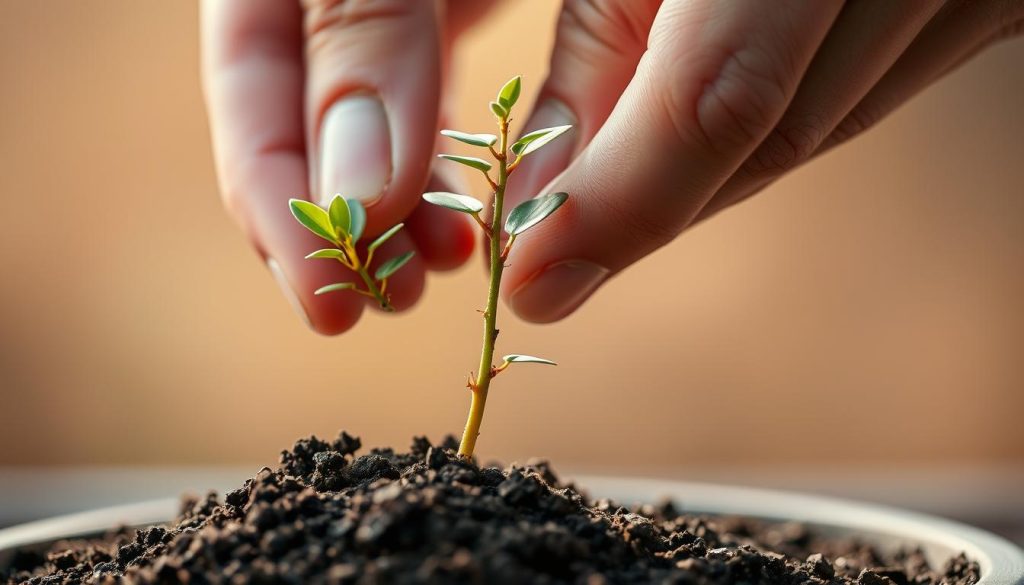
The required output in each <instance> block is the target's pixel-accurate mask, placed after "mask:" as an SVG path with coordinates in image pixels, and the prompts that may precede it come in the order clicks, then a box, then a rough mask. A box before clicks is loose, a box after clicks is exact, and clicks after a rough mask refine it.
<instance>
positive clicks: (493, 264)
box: [423, 77, 571, 458]
mask: <svg viewBox="0 0 1024 585" xmlns="http://www.w3.org/2000/svg"><path fill="white" fill-rule="evenodd" d="M521 90H522V80H521V78H519V77H515V78H513V79H512V80H510V81H509V82H508V83H506V84H505V85H504V87H502V88H501V91H500V92H498V98H497V100H496V101H493V102H491V104H490V106H491V112H492V113H493V114H494V117H495V119H496V120H497V123H498V134H497V135H494V134H467V133H465V132H457V131H455V130H442V131H441V134H442V135H444V136H446V137H448V138H452V139H454V140H458V141H459V142H462V143H465V144H469V145H471V146H476V147H480V148H485V149H487V152H488V153H489V154H490V156H491V158H492V159H493V160H494V163H495V164H496V165H497V167H498V168H497V176H496V177H492V175H491V171H492V170H494V166H495V164H492V163H491V162H489V161H487V160H484V159H482V158H477V157H469V156H457V155H453V154H442V155H439V156H440V157H441V158H444V159H447V160H450V161H454V162H457V163H459V164H463V165H466V166H468V167H470V168H472V169H476V170H478V171H480V172H482V173H483V174H484V176H485V177H487V182H488V184H490V186H491V190H492V201H493V207H492V209H491V214H490V218H489V220H488V221H485V220H484V219H483V218H481V217H480V212H481V211H483V209H484V206H483V204H482V203H480V201H478V200H477V199H475V198H473V197H470V196H468V195H461V194H458V193H425V194H424V195H423V199H425V200H426V201H428V202H430V203H433V204H434V205H440V206H441V207H447V208H448V209H452V210H455V211H459V212H462V213H466V214H469V215H470V216H471V217H472V218H473V219H474V220H475V221H476V223H477V224H478V225H479V226H480V228H481V229H482V230H483V232H484V237H485V238H487V240H488V244H489V248H488V249H489V252H490V254H489V267H490V286H489V287H488V290H487V306H486V308H485V309H484V310H483V317H484V336H483V347H482V348H481V351H480V367H479V369H478V370H477V373H476V375H475V376H474V375H473V374H470V377H469V382H468V383H467V386H468V387H469V389H470V391H471V392H472V400H471V403H470V407H469V418H468V420H467V421H466V430H465V431H464V432H463V434H462V443H461V444H460V445H459V454H460V455H462V456H463V457H466V458H469V457H471V456H472V455H473V450H474V449H475V447H476V439H477V437H478V436H479V435H480V423H481V422H482V421H483V416H484V405H485V404H486V403H487V392H488V390H489V389H490V386H491V380H492V379H493V378H494V377H495V376H497V375H498V374H500V373H501V372H503V371H505V370H506V369H507V368H508V367H509V366H510V365H512V364H513V363H520V362H533V363H538V364H549V365H555V362H553V361H551V360H546V359H543V358H538V357H534V356H529V355H521V354H510V355H506V356H504V357H503V358H502V362H501V364H499V365H494V343H495V341H497V338H498V328H497V319H498V290H499V288H500V287H501V273H502V271H503V270H504V268H505V260H506V259H507V258H508V254H509V251H510V250H511V249H512V245H513V244H514V243H515V241H516V237H517V236H519V235H520V234H522V233H523V232H525V231H526V230H528V229H530V228H531V227H533V226H535V225H537V224H538V223H540V222H541V221H542V220H544V219H545V218H546V217H548V216H549V215H551V214H552V213H554V211H555V210H556V209H558V208H559V207H560V206H561V205H562V204H563V203H565V200H566V198H567V197H568V195H566V194H565V193H550V194H547V195H541V196H538V197H535V198H533V199H529V200H527V201H525V202H523V203H521V204H519V205H517V206H516V208H515V209H513V210H512V211H511V212H510V213H509V214H508V218H507V219H506V220H505V225H504V228H505V233H506V234H508V239H507V241H506V243H505V244H504V245H502V234H501V230H502V223H501V218H502V212H503V211H504V209H503V208H504V203H505V189H506V187H507V185H508V178H509V176H510V175H511V174H512V173H513V172H515V170H516V168H517V167H519V164H520V163H521V162H522V160H523V159H524V158H525V157H527V156H529V155H530V154H532V153H534V152H536V151H537V150H538V149H540V148H541V147H542V146H544V145H545V144H548V143H549V142H551V141H552V140H554V139H555V138H558V137H559V136H561V135H562V134H564V133H565V132H566V131H568V130H569V128H571V126H556V127H553V128H544V129H542V130H535V131H533V132H530V133H528V134H526V135H524V136H523V137H522V138H520V139H519V140H517V141H515V142H514V143H512V144H509V139H508V125H509V121H510V120H511V114H512V107H513V106H514V105H515V104H516V101H517V100H518V99H519V93H520V91H521ZM488 222H489V223H488Z"/></svg>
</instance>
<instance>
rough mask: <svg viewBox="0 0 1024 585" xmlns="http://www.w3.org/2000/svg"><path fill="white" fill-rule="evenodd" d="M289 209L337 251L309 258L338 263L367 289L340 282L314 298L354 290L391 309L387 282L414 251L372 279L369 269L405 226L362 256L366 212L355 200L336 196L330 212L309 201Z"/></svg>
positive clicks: (371, 245) (297, 202) (379, 238)
mask: <svg viewBox="0 0 1024 585" xmlns="http://www.w3.org/2000/svg"><path fill="white" fill-rule="evenodd" d="M288 207H289V208H290V209H291V212H292V215H293V216H295V219H296V220H297V221H298V222H299V223H300V224H302V225H303V226H304V227H305V228H306V229H308V230H309V231H311V232H312V233H314V234H316V235H317V236H319V237H320V238H322V239H324V240H327V241H328V242H330V243H331V244H333V245H334V246H335V247H333V248H323V249H320V250H316V251H315V252H313V253H311V254H309V255H308V256H306V258H330V259H333V260H337V261H338V262H340V263H341V264H342V265H344V266H345V267H346V268H348V269H349V270H351V271H353V272H355V273H356V274H357V275H359V276H360V277H362V280H363V282H364V283H365V285H366V289H361V288H359V286H358V285H357V284H356V283H355V282H337V283H334V284H329V285H327V286H323V287H321V288H319V289H317V290H316V292H315V293H314V294H318V295H319V294H324V293H328V292H334V291H338V290H354V291H356V292H358V293H361V294H364V295H366V296H370V297H373V298H374V299H376V300H377V301H378V302H379V303H380V304H381V307H382V308H384V309H390V304H389V302H388V298H387V296H386V293H385V291H386V289H387V279H388V278H390V277H391V276H392V275H393V274H394V273H395V272H398V270H399V269H400V268H402V267H403V266H405V264H406V263H408V262H409V260H410V259H412V257H413V255H414V254H415V253H414V252H412V251H409V252H405V253H404V254H400V255H398V256H395V257H394V258H391V259H389V260H386V261H384V262H382V263H381V264H380V265H379V266H378V267H377V269H376V270H375V271H374V272H373V276H372V277H371V276H370V273H369V269H370V266H371V265H372V263H373V259H374V258H373V256H374V253H375V252H376V250H377V249H378V248H380V246H381V245H382V244H384V242H386V241H388V240H389V239H391V237H392V236H394V235H395V234H396V233H398V232H399V231H400V230H401V229H402V227H403V226H404V224H401V223H400V224H398V225H395V226H394V227H392V228H390V229H389V230H387V231H385V232H384V233H383V234H381V235H379V236H377V238H375V239H374V240H373V241H372V242H370V243H369V244H368V245H367V246H366V254H365V256H360V254H359V249H358V248H357V244H358V243H359V242H360V240H361V239H362V237H363V231H364V230H365V229H366V209H365V208H364V207H363V205H362V204H361V203H360V202H359V201H357V200H354V199H345V198H344V197H342V196H341V195H335V196H334V198H333V199H331V203H330V205H328V207H327V209H324V208H322V207H320V206H319V205H317V204H315V203H312V202H310V201H306V200H305V199H290V200H289V201H288Z"/></svg>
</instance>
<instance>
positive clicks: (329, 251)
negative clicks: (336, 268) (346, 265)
mask: <svg viewBox="0 0 1024 585" xmlns="http://www.w3.org/2000/svg"><path fill="white" fill-rule="evenodd" d="M310 258H334V259H335V260H347V259H348V258H346V257H345V253H344V252H342V251H341V250H338V249H337V248H324V249H323V250H317V251H316V252H313V253H312V254H310V255H308V256H306V259H307V260H308V259H310Z"/></svg>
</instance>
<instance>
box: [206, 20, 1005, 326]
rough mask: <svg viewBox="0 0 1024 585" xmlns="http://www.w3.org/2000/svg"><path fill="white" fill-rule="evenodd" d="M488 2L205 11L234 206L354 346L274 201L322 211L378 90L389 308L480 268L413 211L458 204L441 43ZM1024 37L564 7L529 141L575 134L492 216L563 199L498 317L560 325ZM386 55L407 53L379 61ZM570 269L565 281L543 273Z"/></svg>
mask: <svg viewBox="0 0 1024 585" xmlns="http://www.w3.org/2000/svg"><path fill="white" fill-rule="evenodd" d="M492 4H495V2H484V1H481V0H447V1H446V2H445V1H434V2H429V1H423V2H406V1H405V0H360V1H357V0H333V1H329V0H303V1H302V2H297V1H293V0H204V1H203V3H202V19H203V80H204V88H205V91H206V98H207V104H208V109H209V113H210V120H211V129H212V136H213V143H214V151H215V154H216V158H217V167H218V171H219V176H220V180H221V186H222V193H223V196H224V201H225V204H226V206H227V208H228V210H229V211H230V213H231V214H232V215H233V216H234V217H235V219H236V220H238V222H239V224H240V225H241V226H242V228H243V229H244V230H245V232H246V233H247V234H248V235H249V237H250V239H251V240H252V242H253V245H254V246H255V248H256V249H257V251H258V252H259V253H260V254H261V255H262V256H263V257H264V258H267V259H272V260H273V261H274V263H276V264H277V265H278V266H279V267H280V272H281V273H282V274H283V276H284V280H285V282H286V285H287V286H288V287H289V288H290V289H291V290H292V291H293V293H294V296H295V298H296V300H297V301H298V304H297V306H298V307H299V308H300V312H302V313H304V315H305V317H306V319H307V321H308V322H309V323H310V325H311V326H312V327H313V329H315V330H316V331H318V332H320V333H324V334H336V333H340V332H343V331H346V330H348V329H350V328H351V327H352V326H354V325H355V323H356V322H357V320H358V319H359V315H360V314H361V313H362V311H363V308H364V306H365V303H364V301H363V300H362V299H361V298H358V297H356V296H355V295H344V294H335V295H324V296H321V297H314V296H313V295H312V292H311V291H313V290H315V289H316V288H317V287H319V286H321V285H323V284H326V283H329V282H336V281H338V280H341V279H344V278H346V275H344V274H343V271H342V269H341V268H340V267H338V266H334V264H335V263H326V262H325V263H317V262H311V261H305V260H303V256H304V255H305V254H306V253H308V252H309V251H310V250H313V249H315V247H316V246H317V243H316V242H315V241H314V239H315V238H314V237H313V236H311V235H310V234H308V233H306V232H305V230H304V229H303V228H302V227H301V226H299V225H298V224H297V223H296V222H294V220H293V219H292V218H291V217H290V215H289V214H288V213H287V207H286V201H287V199H288V198H289V197H302V196H306V197H310V198H311V199H314V200H315V197H313V196H312V195H313V194H314V193H313V192H314V191H315V188H312V187H311V183H315V180H313V179H311V177H315V176H316V172H317V165H318V164H319V163H318V162H317V159H319V158H321V157H320V156H319V152H318V148H319V147H318V146H317V145H318V144H319V139H320V137H319V136H318V134H319V132H320V128H321V126H322V122H323V117H324V113H325V112H326V111H327V110H328V109H329V107H330V106H331V104H332V103H333V102H334V101H336V100H338V99H340V98H341V97H343V96H344V95H346V94H348V93H351V92H353V91H366V90H369V91H371V92H373V93H374V95H379V97H380V100H381V101H382V102H383V104H384V107H385V109H386V110H387V111H388V115H389V123H390V124H391V125H392V126H393V127H397V128H399V129H400V132H398V133H397V135H396V136H393V137H392V153H393V155H394V160H393V162H392V164H393V166H392V171H391V176H390V180H389V181H388V183H387V185H386V187H385V188H384V190H383V192H382V195H381V197H380V198H379V200H378V201H377V202H376V203H375V204H373V205H370V206H368V216H369V226H368V233H375V232H380V231H383V230H384V229H386V228H387V227H388V226H390V225H393V224H394V223H397V222H399V221H403V220H404V221H406V222H407V225H408V229H407V230H405V231H404V232H403V233H402V234H400V236H401V237H395V238H394V239H393V240H392V241H391V242H389V245H388V247H389V248H391V250H392V253H398V252H401V251H404V250H408V249H411V248H415V249H416V250H417V251H418V254H417V258H418V259H417V260H415V261H414V262H412V263H410V265H409V266H408V267H406V268H403V269H402V270H401V271H399V273H398V274H397V275H396V277H395V278H394V279H393V282H392V285H391V287H392V288H391V290H392V291H394V298H393V301H394V304H395V305H396V307H397V308H398V309H399V310H401V309H402V308H407V307H408V306H410V305H411V304H413V303H414V302H415V301H416V299H417V297H418V296H419V294H420V292H421V291H422V289H423V280H424V275H425V273H426V271H427V270H446V269H450V268H454V267H457V266H459V265H461V264H462V263H463V262H464V261H465V260H466V259H467V258H468V257H469V255H470V254H471V252H472V249H473V229H472V226H471V225H469V223H468V222H467V220H466V218H465V217H462V214H456V213H450V212H447V211H445V210H443V209H440V208H434V207H433V206H430V205H425V204H420V194H421V193H422V192H423V191H424V190H449V191H456V192H458V191H460V190H461V189H460V187H459V186H458V184H457V181H456V180H455V179H453V178H451V175H450V174H442V173H445V171H444V170H442V169H440V168H439V169H437V170H434V169H433V168H432V159H433V154H434V151H435V142H436V130H437V129H438V127H440V126H441V124H442V122H443V116H442V111H443V103H444V92H443V91H442V90H443V87H444V83H443V77H444V72H445V70H446V69H447V62H448V53H449V48H450V46H451V44H452V43H453V42H456V41H457V38H458V35H459V34H460V33H461V32H462V31H463V30H465V29H466V28H469V27H471V26H472V25H473V23H474V22H476V20H477V19H478V18H480V17H481V16H483V15H484V14H485V13H486V12H487V10H488V9H489V8H490V7H491V5H492ZM1022 32H1024V1H1022V0H985V1H971V0H915V1H913V2H892V1H891V0H847V1H845V2H843V1H839V0H821V1H816V2H807V1H804V0H791V1H790V0H778V1H773V2H764V1H763V0H732V1H728V2H722V1H716V0H564V3H563V8H562V13H561V16H560V17H559V20H558V30H557V37H556V42H555V45H554V47H553V50H552V54H551V66H550V76H549V78H548V79H547V80H546V81H545V82H544V84H543V86H542V88H541V91H540V95H539V96H538V99H537V102H536V104H535V106H534V113H533V114H532V115H531V117H530V119H529V121H528V122H527V123H526V126H525V128H526V130H531V129H534V128H536V127H543V126H551V125H555V124H556V123H572V124H574V125H575V128H574V130H573V131H572V132H571V133H570V134H568V135H567V136H566V137H563V138H560V139H559V140H558V141H556V142H554V143H552V145H550V146H548V147H546V148H545V149H543V150H541V151H539V152H538V153H536V154H535V155H532V156H531V158H530V159H528V160H526V161H525V162H524V164H523V166H522V168H521V169H520V170H519V173H518V174H517V176H516V178H515V180H514V181H512V182H511V183H510V190H509V193H508V195H507V200H506V205H505V208H506V209H511V208H512V207H514V206H515V204H516V203H518V202H520V201H522V200H524V199H526V198H528V197H531V196H533V195H536V194H537V193H540V192H551V191H566V192H568V193H570V194H571V197H570V199H569V201H568V202H567V203H566V204H565V206H564V207H563V208H562V209H561V210H559V212H558V213H556V214H554V215H552V216H551V217H550V218H549V219H548V220H547V221H545V222H544V223H542V224H540V225H539V226H538V227H536V228H534V229H533V230H531V231H530V232H527V233H526V234H524V235H523V236H522V237H521V238H520V239H519V240H517V245H516V247H515V249H514V250H513V252H512V255H511V256H510V258H509V267H508V269H507V270H506V271H505V275H504V281H503V285H502V294H503V296H504V298H505V300H506V302H507V303H508V304H509V306H510V308H511V309H512V310H513V311H514V312H515V313H516V314H517V315H518V316H519V317H521V318H523V319H526V320H528V321H532V322H540V323H544V322H552V321H557V320H559V319H562V318H564V317H565V316H567V315H569V314H571V313H572V312H573V311H575V310H576V309H577V308H578V307H579V306H580V305H581V304H583V303H584V302H585V301H586V299H587V298H589V296H590V295H592V294H593V293H594V292H595V291H596V290H597V289H598V288H599V287H600V285H601V284H602V283H603V282H605V281H607V279H608V278H611V277H612V276H614V275H616V274H617V273H618V272H620V271H622V270H623V269H625V268H626V267H628V266H629V265H631V264H632V263H633V262H636V261H637V260H639V259H640V258H642V257H644V256H646V255H647V254H650V253H651V252H653V251H654V250H656V249H658V248H659V247H661V246H662V245H664V244H666V243H668V242H669V241H671V240H672V239H674V238H675V237H676V236H677V235H679V234H680V233H681V232H682V231H683V230H685V229H687V228H688V227H690V226H691V225H694V224H695V223H696V222H699V221H702V220H704V219H706V218H708V217H710V216H712V215H714V214H715V213H717V212H719V211H721V210H723V209H725V208H727V207H729V206H731V205H734V204H736V203H738V202H740V201H742V200H744V199H746V198H747V197H749V196H751V195H753V194H755V193H757V192H758V191H760V190H762V189H763V188H764V187H765V186H767V185H769V184H770V183H772V182H773V181H774V180H775V179H777V178H779V177H781V176H782V175H784V174H785V173H787V172H789V171H791V170H793V169H794V168H796V167H798V166H800V165H802V164H803V163H805V162H807V161H810V160H812V159H814V157H816V156H817V155H819V154H821V153H822V152H824V151H826V150H828V149H830V148H832V147H834V146H836V145H838V144H840V143H843V142H845V141H846V140H849V139H850V138H852V137H854V136H856V135H857V134H859V133H861V132H863V131H864V130H866V129H867V128H869V127H870V126H872V125H873V124H875V123H876V122H878V121H879V120H881V119H882V118H884V117H885V116H886V115H887V114H888V113H890V112H892V111H893V110H894V109H895V108H896V107H898V106H899V105H900V104H902V103H903V102H905V101H906V100H908V99H910V98H911V97H913V96H914V95H916V94H917V93H918V92H920V91H922V90H924V89H925V88H926V87H928V86H929V85H930V84H931V83H933V82H934V81H936V80H937V79H939V78H941V77H942V76H944V75H945V74H946V73H948V72H950V71H952V70H953V69H955V68H956V67H957V66H959V65H960V64H962V63H963V62H965V61H967V60H968V59H970V58H971V57H972V56H974V55H975V54H977V53H978V52H980V51H981V50H982V49H984V48H985V47H988V46H990V45H991V44H993V43H995V42H996V41H999V40H1002V39H1006V38H1010V37H1013V36H1018V35H1020V34H1021V33H1022ZM397 45H400V46H402V47H406V48H409V47H412V48H414V49H415V50H402V51H389V50H388V49H389V48H391V47H394V46H397ZM410 71H412V72H415V74H406V73H407V72H410ZM512 73H514V71H510V72H509V74H510V75H511V74H512ZM463 192H465V191H463ZM427 226H430V228H429V229H428V228H427ZM609 234H617V235H615V236H614V237H609ZM385 253H387V251H386V250H385ZM564 266H569V267H571V270H569V271H568V272H569V273H570V274H568V275H567V274H566V272H567V271H565V270H555V269H554V268H558V267H564ZM553 267H554V268H553ZM581 267H582V268H581ZM583 273H586V274H583Z"/></svg>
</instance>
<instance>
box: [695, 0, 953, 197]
mask: <svg viewBox="0 0 1024 585" xmlns="http://www.w3.org/2000/svg"><path fill="white" fill-rule="evenodd" d="M941 6H942V1H941V0H929V1H922V2H909V3H905V2H889V1H888V0H860V1H858V2H850V3H847V4H846V5H845V6H844V8H843V11H842V12H841V13H840V15H839V18H838V19H836V22H835V24H834V25H833V26H832V28H831V29H830V30H829V34H828V37H827V38H826V39H825V41H824V42H823V43H822V45H821V47H820V48H819V49H818V51H817V53H816V54H815V56H814V59H813V61H812V62H811V65H810V67H809V68H808V69H807V72H806V74H805V75H804V76H803V79H802V80H801V82H800V87H799V89H798V90H797V93H796V96H794V98H793V101H792V102H791V103H790V105H789V108H788V109H787V110H786V113H785V114H784V115H783V116H782V119H781V120H779V123H778V124H777V125H776V126H775V128H774V129H773V130H772V131H771V133H769V134H768V136H767V137H766V138H765V140H764V141H763V142H762V143H761V144H760V146H758V147H757V149H756V150H755V151H754V152H753V153H752V154H751V155H750V156H749V157H747V160H746V161H745V162H744V163H743V166H741V167H740V168H739V169H738V170H737V171H736V173H735V174H734V175H733V176H732V177H731V178H730V179H729V180H728V181H727V182H726V183H725V184H724V185H723V186H722V188H721V189H719V190H718V193H716V194H715V196H714V198H712V200H711V201H709V202H708V205H707V206H706V207H705V209H703V210H702V211H701V215H700V217H703V216H704V215H706V214H711V213H714V212H715V211H718V210H719V209H722V208H724V207H726V206H728V205H732V204H733V203H735V202H737V201H739V200H740V199H742V198H744V197H746V196H747V195H748V194H749V193H751V192H753V191H755V190H757V189H760V188H761V187H763V186H764V185H766V184H768V183H769V182H771V181H772V180H774V179H775V178H777V177H779V176H781V175H783V174H784V173H786V172H788V171H790V170H792V169H793V168H795V167H796V166H798V165H800V164H802V163H803V162H805V161H807V160H808V159H809V158H810V157H811V155H812V154H814V151H815V150H816V149H817V148H818V147H819V146H820V145H821V143H822V141H824V140H825V138H826V137H827V136H828V135H829V134H830V133H831V132H832V131H833V129H835V128H836V126H838V125H839V124H840V122H841V121H842V120H843V117H844V116H846V114H847V113H848V112H849V111H850V110H851V109H853V107H854V106H855V105H856V104H857V102H858V101H859V100H860V99H861V98H862V97H863V96H864V95H866V94H867V93H868V91H870V90H871V88H872V87H873V86H874V85H875V83H877V82H878V80H879V79H881V77H882V76H883V75H884V74H885V72H886V71H888V70H889V68H890V67H891V66H892V64H893V63H895V62H896V60H897V59H898V58H899V56H900V55H901V54H902V53H903V51H904V50H905V49H906V47H907V46H908V45H910V43H911V42H912V41H913V39H914V37H916V36H917V34H918V32H920V30H921V29H922V28H924V26H925V25H926V24H927V23H928V20H929V19H931V17H932V16H933V15H934V14H935V13H936V11H938V9H939V8H940V7H941Z"/></svg>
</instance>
